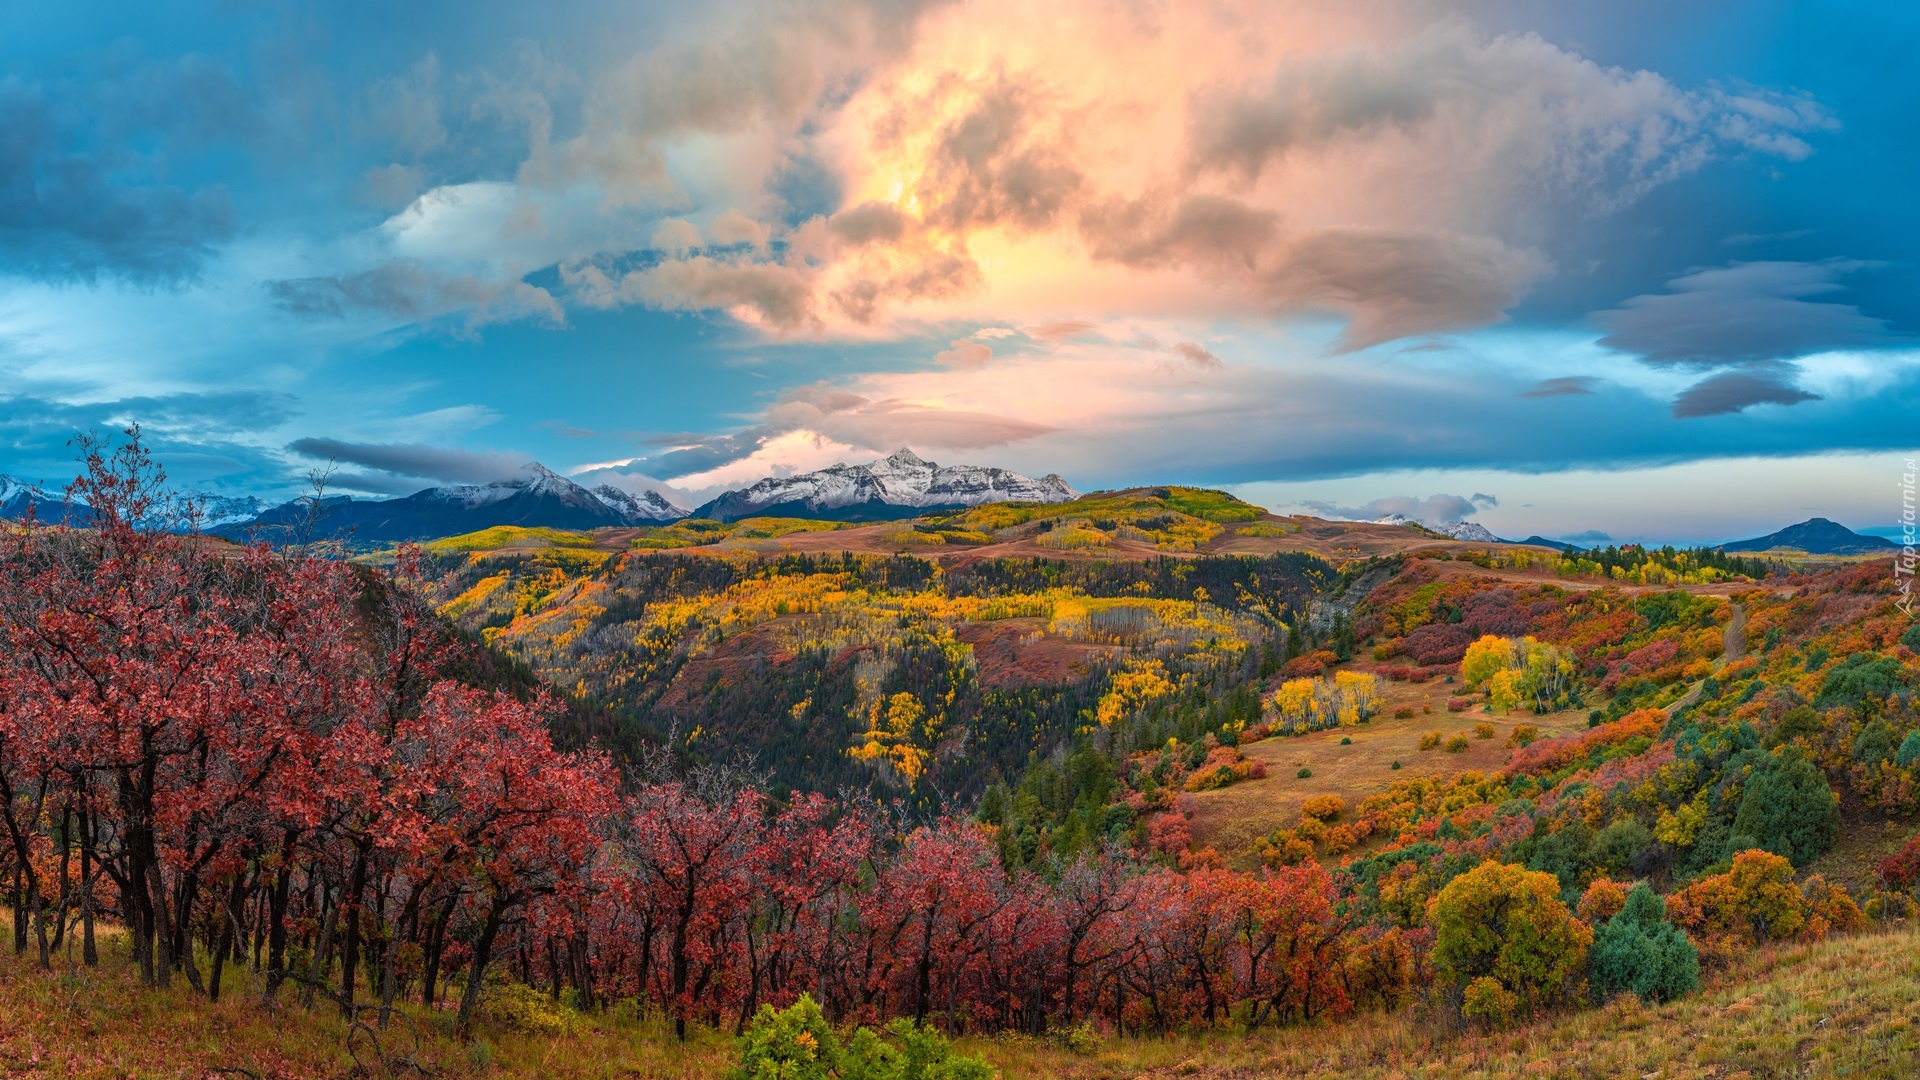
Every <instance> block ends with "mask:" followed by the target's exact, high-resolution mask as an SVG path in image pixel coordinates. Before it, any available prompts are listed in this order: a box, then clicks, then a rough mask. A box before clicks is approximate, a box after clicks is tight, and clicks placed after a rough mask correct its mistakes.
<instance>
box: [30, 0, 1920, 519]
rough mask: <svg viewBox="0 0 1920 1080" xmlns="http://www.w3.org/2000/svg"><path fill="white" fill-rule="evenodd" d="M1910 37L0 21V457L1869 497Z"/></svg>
mask: <svg viewBox="0 0 1920 1080" xmlns="http://www.w3.org/2000/svg"><path fill="white" fill-rule="evenodd" d="M1916 40H1920V16H1917V15H1916V14H1915V13H1914V11H1913V9H1911V8H1908V7H1906V6H1903V5H1887V4H1869V3H1857V4H1849V3H1841V4H1825V5H1807V4H1785V3H1740V4H1734V3H1698V4H1686V5H1675V4H1671V3H1664V4H1655V3H1620V4H1608V5H1565V4H1545V3H1493V2H1487V3H1450V4H1442V3H1414V2H1406V3H1392V4H1365V3H1361V4H1340V5H1333V4H1312V3H1301V4H1272V3H1258V4H1256V3H1239V2H1235V0H1216V2H1208V3H1200V4H1173V3H1161V4H1156V3H1152V2H1147V0H1139V2H1119V0H1074V2H1068V3H1062V4H1060V5H1054V6H1050V7H1049V8H1047V9H1045V10H1044V11H1039V12H1036V11H1035V10H1034V9H1032V8H1031V7H1030V6H1028V5H1021V4H1016V3H1011V2H990V0H964V2H945V3H939V2H931V0H928V2H903V3H890V2H883V0H871V2H867V3H846V2H832V0H781V2H777V3H776V2H747V0H726V2H722V3H717V4H710V5H703V6H702V7H701V8H700V9H699V10H698V11H697V12H696V13H694V14H688V13H686V11H685V10H684V7H683V6H667V5H647V4H620V5H613V4H576V5H560V6H555V5H547V6H529V5H511V4H496V3H478V4H462V5H458V6H454V5H441V4H431V3H427V4H416V5H407V6H406V7H405V9H404V11H401V12H398V13H396V12H395V11H394V10H393V9H392V8H391V6H390V5H380V6H375V5H370V4H364V5H356V4H336V5H328V6H326V7H325V8H324V9H315V10H303V9H300V8H296V7H291V6H283V5H273V4H229V3H222V4H213V5H192V4H148V5H128V4H85V3H83V4H74V5H64V6H61V7H59V8H57V9H48V8H45V7H31V6H21V5H14V6H11V7H9V8H8V9H7V10H6V11H5V12H4V13H0V472H6V473H10V474H12V475H15V476H18V477H21V478H24V479H28V480H35V481H50V482H53V483H56V484H57V483H59V482H62V481H64V480H65V479H66V478H68V477H70V476H71V474H72V470H73V465H72V454H71V450H70V448H69V447H68V445H67V441H68V439H69V438H70V437H71V435H72V434H73V433H74V432H75V431H76V430H82V429H87V428H96V427H98V428H106V427H110V426H114V425H119V424H124V423H127V422H130V421H138V422H140V423H141V424H142V425H143V426H144V427H145V430H146V431H147V432H148V434H149V437H150V438H151V439H152V441H153V443H154V445H155V448H156V449H157V450H158V451H159V453H160V456H161V457H162V459H163V460H164V461H165V463H166V464H167V466H168V467H169V469H170V471H171V472H172V474H173V475H174V477H175V479H176V481H177V482H179V483H180V484H182V485H183V486H186V487H190V488H195V489H200V490H207V491H214V492H219V493H223V494H248V493H251V494H258V495H261V496H263V497H268V498H277V497H283V496H286V495H289V494H292V493H293V492H294V491H296V490H297V489H298V488H299V487H300V485H301V483H302V477H303V476H304V475H305V473H306V471H307V470H308V469H310V468H313V467H315V466H317V465H323V464H326V463H327V462H328V461H329V460H331V462H332V465H333V467H334V468H335V470H336V474H335V479H334V483H335V486H336V489H337V490H347V491H352V492H354V493H357V494H362V495H372V496H377V495H390V494H402V493H406V492H409V491H412V490H415V489H417V488H419V487H422V486H426V485H428V484H431V483H438V482H450V481H475V480H484V479H490V478H495V477H498V476H501V475H506V474H509V473H511V472H512V471H513V470H514V469H516V468H518V467H519V465H520V464H522V463H524V462H525V461H529V460H539V461H541V462H543V463H545V464H547V465H549V466H551V467H554V468H556V469H560V470H562V471H566V472H570V473H572V474H574V475H575V476H576V477H578V478H580V479H582V480H587V481H591V482H601V481H605V482H612V483H616V484H618V485H621V486H626V487H631V488H642V487H656V488H659V489H661V490H663V491H665V492H667V493H668V494H669V495H670V496H671V497H674V498H675V499H676V500H678V501H680V502H682V503H683V504H691V503H692V502H694V501H697V500H699V499H702V498H704V497H706V496H709V495H711V494H713V493H715V492H717V491H719V490H722V489H724V488H726V487H728V486H733V485H738V484H741V483H745V482H748V481H750V480H751V479H753V478H756V477H758V476H761V475H765V474H767V473H770V472H779V471H783V470H795V469H809V468H816V467H819V466H821V465H825V464H829V463H831V462H832V461H835V460H865V459H867V458H870V457H874V456H878V455H880V454H884V453H885V452H887V451H890V450H891V449H893V448H895V447H896V446H900V445H909V446H912V447H913V448H914V449H915V450H916V451H918V452H920V453H921V454H923V455H924V456H927V457H929V458H933V459H935V460H939V461H942V462H958V461H971V462H979V463H991V464H999V465H1005V466H1008V467H1013V468H1017V469H1020V470H1022V471H1027V472H1032V473H1045V472H1059V473H1061V474H1062V475H1064V476H1066V477H1067V478H1068V479H1069V480H1070V481H1072V482H1073V483H1074V484H1076V485H1077V486H1079V487H1081V488H1083V489H1093V488H1108V487H1118V486H1123V485H1129V484H1138V483H1156V482H1193V483H1203V484H1211V485H1223V486H1230V487H1231V488H1232V489H1233V490H1235V491H1237V492H1239V493H1241V494H1243V495H1244V496H1245V497H1248V498H1253V499H1256V500H1258V501H1260V502H1263V503H1265V504H1267V505H1270V506H1274V507H1277V508H1281V509H1293V510H1300V509H1306V510H1311V511H1314V512H1321V513H1329V514H1347V515H1355V516H1357V515H1363V514H1368V513H1373V512H1375V511H1377V510H1379V509H1381V508H1383V507H1387V506H1389V505H1392V506H1401V505H1415V506H1418V507H1420V508H1421V509H1422V512H1423V513H1427V514H1429V515H1431V516H1438V517H1445V516H1450V515H1451V516H1457V515H1458V514H1461V513H1470V514H1472V515H1473V516H1474V518H1475V519H1476V520H1480V521H1482V522H1484V523H1486V524H1488V525H1489V526H1490V527H1493V528H1494V529H1495V530H1496V531H1497V532H1501V533H1502V534H1503V535H1526V534H1528V533H1535V532H1538V533H1543V534H1546V535H1561V536H1566V535H1575V534H1581V535H1587V534H1595V535H1597V534H1600V533H1604V534H1605V535H1607V536H1609V537H1612V538H1615V539H1630V538H1657V539H1676V540H1702V539H1704V540H1712V539H1725V538H1729V537H1733V536H1739V535H1745V534H1751V533H1754V532H1760V531H1768V530H1770V529H1772V528H1774V527H1777V526H1779V525H1782V524H1786V523H1788V522H1790V521H1795V520H1799V519H1801V518H1804V517H1806V516H1809V515H1811V514H1816V513H1817V514H1821V515H1824V516H1828V517H1833V518H1835V519H1837V520H1841V521H1843V522H1845V523H1847V524H1850V525H1853V526H1855V527H1860V528H1868V527H1873V526H1876V525H1884V524H1886V523H1888V522H1889V521H1890V520H1891V518H1892V516H1893V513H1894V511H1895V510H1897V507H1898V492H1897V490H1896V488H1895V486H1894V485H1895V483H1896V481H1897V479H1898V474H1899V472H1900V471H1901V470H1900V465H1901V462H1902V461H1903V460H1904V457H1905V456H1906V454H1907V453H1908V452H1910V450H1911V448H1912V446H1913V444H1914V443H1915V442H1916V441H1920V440H1916V438H1915V435H1914V433H1913V428H1914V421H1913V417H1915V416H1920V408H1916V405H1920V344H1917V343H1916V338H1915V336H1914V335H1915V334H1916V333H1917V332H1920V309H1917V303H1920V302H1916V300H1915V299H1914V298H1915V297H1916V296H1920V288H1917V286H1920V268H1917V267H1916V265H1915V264H1914V262H1913V255H1912V253H1913V251H1914V249H1915V243H1914V241H1915V239H1916V238H1917V237H1920V208H1917V207H1916V202H1915V200H1914V199H1913V198H1912V195H1911V192H1912V189H1913V179H1912V178H1913V177H1914V176H1915V175H1920V160H1917V159H1920V149H1916V145H1915V140H1913V139H1912V137H1911V118H1912V117H1913V116H1914V115H1916V114H1920V100H1916V99H1917V98H1920V92H1917V91H1916V88H1915V87H1916V84H1915V82H1914V80H1912V79H1911V78H1910V77H1905V76H1904V74H1903V67H1902V65H1903V64H1904V63H1905V61H1906V60H1907V56H1906V53H1908V52H1909V51H1910V49H1911V46H1912V44H1913V42H1914V41H1916ZM1063 42H1066V43H1072V44H1071V46H1068V45H1063V44H1062V43H1063ZM1195 57H1202V58H1204V60H1205V62H1204V63H1195V62H1193V60H1194V58H1195ZM1476 494H1478V495H1485V496H1488V498H1486V499H1479V500H1476V499H1472V498H1470V496H1472V495H1476ZM1394 500H1401V501H1398V502H1396V501H1394Z"/></svg>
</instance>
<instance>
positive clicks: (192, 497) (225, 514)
mask: <svg viewBox="0 0 1920 1080" xmlns="http://www.w3.org/2000/svg"><path fill="white" fill-rule="evenodd" d="M181 498H182V499H183V500H184V501H186V502H191V503H195V504H197V505H198V506H199V507H200V527H201V528H202V529H209V530H211V529H224V528H226V527H227V526H229V525H238V524H240V523H241V522H244V521H252V520H253V519H254V518H257V517H259V516H260V511H261V510H262V509H264V508H263V507H262V506H261V503H260V500H259V499H256V498H254V497H253V496H251V495H243V496H235V495H213V494H209V493H207V492H193V493H190V494H187V495H183V496H181Z"/></svg>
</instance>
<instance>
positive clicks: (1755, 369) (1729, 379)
mask: <svg viewBox="0 0 1920 1080" xmlns="http://www.w3.org/2000/svg"><path fill="white" fill-rule="evenodd" d="M1791 377H1792V371H1791V369H1789V368H1788V367H1787V366H1786V365H1784V364H1754V365H1751V366H1749V367H1746V368H1742V369H1738V370H1734V371H1723V372H1721V373H1720V374H1718V375H1712V376H1709V377H1707V378H1705V379H1702V380H1701V381H1700V382H1697V383H1695V384H1694V385H1692V386H1690V387H1688V388H1686V389H1685V390H1683V391H1681V392H1680V396H1679V397H1676V398H1674V399H1673V415H1674V416H1676V417H1679V418H1681V419H1687V418H1689V417H1695V416H1721V415H1724V414H1726V413H1736V412H1739V411H1741V410H1742V409H1745V408H1747V407H1748V406H1752V405H1798V404H1799V403H1800V402H1803V401H1818V400H1820V395H1818V394H1809V393H1807V392H1806V391H1805V390H1801V389H1798V388H1796V387H1793V386H1789V385H1788V384H1787V382H1786V380H1787V379H1789V378H1791Z"/></svg>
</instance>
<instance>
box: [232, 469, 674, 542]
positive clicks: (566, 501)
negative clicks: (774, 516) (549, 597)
mask: <svg viewBox="0 0 1920 1080" xmlns="http://www.w3.org/2000/svg"><path fill="white" fill-rule="evenodd" d="M686 516H687V512H686V511H685V510H683V509H681V508H680V507H678V506H675V505H674V504H673V503H671V502H668V501H667V500H666V499H665V498H664V497H663V496H661V495H660V494H659V493H658V492H655V491H647V492H643V493H641V494H638V495H636V494H633V493H632V492H628V491H622V490H620V489H619V488H616V487H613V486H611V485H608V484H601V485H600V486H598V487H595V488H591V489H589V488H585V487H582V486H580V485H579V484H576V483H574V482H573V481H571V480H569V479H567V478H566V477H564V476H561V475H560V474H559V473H556V472H554V471H552V470H551V469H548V468H547V467H545V466H544V465H541V464H539V463H538V462H530V463H528V464H527V466H526V467H525V469H524V470H523V472H522V474H521V475H520V476H517V477H514V478H512V479H509V480H496V481H494V482H492V483H489V484H450V485H447V486H444V487H431V488H427V489H425V490H423V491H416V492H414V493H413V494H412V495H408V496H405V497H403V498H398V499H353V498H351V497H348V496H345V495H338V496H333V497H330V498H325V499H322V500H321V501H320V503H319V505H318V506H317V507H312V508H310V507H309V504H308V503H306V502H304V501H299V500H296V501H294V502H289V503H282V504H281V505H279V506H276V507H274V508H272V509H271V510H267V511H266V512H264V513H261V514H259V515H258V516H257V517H253V518H250V519H248V520H245V521H241V522H236V523H233V524H230V525H227V526H225V527H223V528H221V529H218V530H217V531H219V532H221V533H224V534H226V535H229V536H234V537H245V536H249V535H253V534H256V533H260V534H265V538H267V539H273V538H274V534H280V535H288V534H293V533H301V532H304V531H306V529H307V527H308V522H309V519H310V517H311V518H312V521H313V527H314V533H315V539H321V538H337V537H342V536H349V535H350V536H351V537H352V538H353V539H354V540H364V541H399V540H427V539H433V538H435V537H441V536H455V535H459V534H461V533H469V532H475V531H477V530H480V529H488V528H492V527H494V526H496V525H526V526H544V527H547V528H554V529H598V528H605V527H609V526H612V527H619V526H635V525H665V524H668V523H670V522H674V521H678V520H680V519H681V518H684V517H686Z"/></svg>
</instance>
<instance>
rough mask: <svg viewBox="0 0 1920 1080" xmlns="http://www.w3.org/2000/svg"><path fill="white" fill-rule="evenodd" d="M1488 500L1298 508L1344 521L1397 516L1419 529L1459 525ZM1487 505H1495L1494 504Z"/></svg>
mask: <svg viewBox="0 0 1920 1080" xmlns="http://www.w3.org/2000/svg"><path fill="white" fill-rule="evenodd" d="M1488 498H1490V497H1489V496H1485V495H1476V496H1475V497H1474V498H1472V499H1468V498H1465V497H1463V496H1460V495H1429V496H1427V497H1426V498H1424V499H1417V498H1414V497H1413V496H1411V495H1390V496H1387V497H1386V498H1384V499H1375V500H1373V501H1372V502H1369V503H1365V504H1363V505H1360V506H1335V505H1334V504H1332V503H1328V502H1321V501H1316V500H1309V501H1307V502H1302V503H1300V504H1299V505H1301V506H1305V507H1309V508H1311V509H1314V510H1317V511H1319V512H1320V514H1321V516H1323V517H1329V518H1334V519H1336V520H1344V521H1373V520H1376V519H1378V518H1383V517H1387V516H1388V515H1391V514H1399V515H1400V516H1401V517H1404V518H1407V519H1409V520H1412V521H1418V522H1420V523H1421V524H1423V525H1445V524H1450V523H1452V522H1456V521H1461V520H1463V519H1465V518H1467V517H1469V516H1471V515H1472V514H1473V512H1474V511H1475V510H1477V509H1479V507H1478V506H1477V505H1476V503H1477V502H1478V501H1479V500H1482V499H1488ZM1490 505H1496V506H1497V505H1499V504H1498V502H1497V501H1495V502H1493V503H1491V504H1490Z"/></svg>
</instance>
